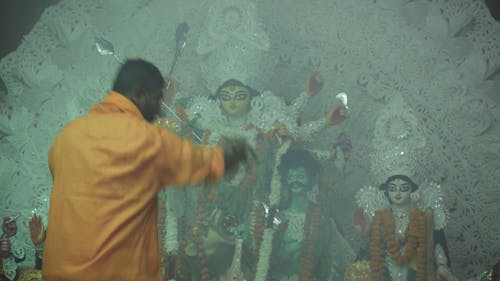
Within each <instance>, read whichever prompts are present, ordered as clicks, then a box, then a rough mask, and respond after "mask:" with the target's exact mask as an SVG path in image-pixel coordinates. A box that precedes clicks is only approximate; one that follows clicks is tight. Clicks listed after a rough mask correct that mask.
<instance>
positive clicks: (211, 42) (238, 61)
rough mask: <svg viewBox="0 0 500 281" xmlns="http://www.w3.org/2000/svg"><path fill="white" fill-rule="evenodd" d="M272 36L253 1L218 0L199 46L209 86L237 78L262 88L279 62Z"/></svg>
mask: <svg viewBox="0 0 500 281" xmlns="http://www.w3.org/2000/svg"><path fill="white" fill-rule="evenodd" d="M270 45H271V44H270V40H269V37H268V36H267V34H266V33H265V31H264V29H263V28H262V27H261V22H260V21H259V20H257V11H256V7H255V5H254V3H253V2H252V1H245V0H216V1H214V2H213V3H212V6H211V7H210V8H209V10H208V20H207V23H206V28H205V30H203V31H202V33H201V35H200V38H199V41H198V47H197V50H196V51H197V53H198V55H200V56H201V63H200V65H201V72H202V75H203V77H204V79H205V82H206V86H207V87H208V88H209V89H210V90H213V91H215V89H217V87H218V86H219V85H221V84H222V83H224V82H225V81H227V80H229V79H236V80H239V81H241V82H243V83H244V84H246V85H248V86H250V87H252V88H254V89H256V90H257V91H262V90H263V89H265V88H267V87H266V84H267V82H268V77H270V76H271V72H272V70H273V68H274V66H275V65H276V59H274V58H273V56H272V55H271V54H269V52H268V51H269V49H270Z"/></svg>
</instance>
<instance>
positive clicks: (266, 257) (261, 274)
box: [254, 141, 291, 281]
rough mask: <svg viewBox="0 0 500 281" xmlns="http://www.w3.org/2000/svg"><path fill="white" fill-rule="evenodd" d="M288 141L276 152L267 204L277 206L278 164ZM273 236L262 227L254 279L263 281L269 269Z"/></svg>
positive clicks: (279, 189) (279, 190)
mask: <svg viewBox="0 0 500 281" xmlns="http://www.w3.org/2000/svg"><path fill="white" fill-rule="evenodd" d="M290 144H291V143H290V142H289V141H287V142H285V143H284V144H283V145H282V146H281V147H280V148H279V149H278V151H277V152H276V163H275V165H274V168H273V176H272V178H271V192H270V194H269V205H270V206H277V205H278V203H279V201H280V199H281V176H280V174H279V173H278V166H279V165H280V163H281V156H282V155H283V154H285V152H286V151H287V150H288V149H289V148H290ZM273 236H274V229H273V228H266V229H264V233H263V236H262V242H261V243H260V247H259V257H258V260H257V268H256V272H255V279H254V280H255V281H265V280H266V279H267V272H268V270H269V261H270V256H271V250H272V242H273Z"/></svg>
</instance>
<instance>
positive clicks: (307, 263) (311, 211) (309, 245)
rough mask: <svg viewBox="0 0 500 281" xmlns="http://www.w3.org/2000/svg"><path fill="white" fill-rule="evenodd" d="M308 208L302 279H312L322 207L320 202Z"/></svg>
mask: <svg viewBox="0 0 500 281" xmlns="http://www.w3.org/2000/svg"><path fill="white" fill-rule="evenodd" d="M311 204H312V205H311V206H310V207H309V208H308V210H307V214H306V219H305V222H304V241H303V242H302V254H301V261H300V273H299V280H300V281H309V280H311V273H312V271H313V260H314V246H315V245H316V241H317V238H318V230H319V220H320V218H321V208H320V206H319V204H313V203H311Z"/></svg>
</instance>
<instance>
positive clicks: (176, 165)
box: [158, 127, 224, 186]
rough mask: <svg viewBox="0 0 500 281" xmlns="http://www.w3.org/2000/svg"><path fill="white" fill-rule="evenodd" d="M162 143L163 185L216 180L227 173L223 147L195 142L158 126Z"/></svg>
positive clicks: (160, 161) (160, 171) (161, 175)
mask: <svg viewBox="0 0 500 281" xmlns="http://www.w3.org/2000/svg"><path fill="white" fill-rule="evenodd" d="M158 130H159V134H160V136H161V140H162V144H161V149H160V155H159V158H158V161H159V163H160V164H159V165H158V168H159V171H158V173H159V174H160V176H159V178H160V182H161V185H162V186H166V185H186V184H199V183H201V182H207V183H213V182H215V181H217V180H219V179H220V178H221V177H222V176H223V175H224V153H223V151H222V148H220V147H213V148H209V147H206V146H199V145H195V144H193V143H192V142H190V141H188V140H186V139H182V138H180V137H179V136H178V135H176V134H175V133H173V132H170V131H169V130H167V129H165V128H162V127H158Z"/></svg>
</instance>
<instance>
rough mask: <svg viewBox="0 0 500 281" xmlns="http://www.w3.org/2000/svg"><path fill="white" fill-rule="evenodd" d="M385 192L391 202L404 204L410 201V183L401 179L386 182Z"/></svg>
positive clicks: (399, 204) (397, 204) (398, 204)
mask: <svg viewBox="0 0 500 281" xmlns="http://www.w3.org/2000/svg"><path fill="white" fill-rule="evenodd" d="M387 192H388V194H389V199H390V200H391V203H392V204H393V205H396V206H406V205H408V204H409V203H410V193H411V184H410V183H409V182H407V181H404V180H402V179H395V180H393V181H391V182H389V183H388V184H387Z"/></svg>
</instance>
